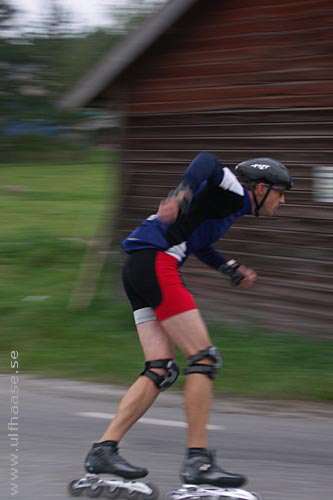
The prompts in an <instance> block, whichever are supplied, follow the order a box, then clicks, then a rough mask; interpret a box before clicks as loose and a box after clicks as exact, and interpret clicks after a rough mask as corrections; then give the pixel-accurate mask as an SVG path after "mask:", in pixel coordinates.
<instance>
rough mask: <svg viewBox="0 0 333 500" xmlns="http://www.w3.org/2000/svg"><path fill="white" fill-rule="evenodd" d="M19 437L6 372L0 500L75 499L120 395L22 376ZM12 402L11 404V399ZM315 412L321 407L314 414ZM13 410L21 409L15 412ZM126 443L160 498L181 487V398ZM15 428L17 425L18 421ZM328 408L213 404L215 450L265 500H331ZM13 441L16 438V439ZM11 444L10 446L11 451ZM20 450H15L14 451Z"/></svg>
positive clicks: (331, 417)
mask: <svg viewBox="0 0 333 500" xmlns="http://www.w3.org/2000/svg"><path fill="white" fill-rule="evenodd" d="M18 377H19V378H18V381H17V384H14V385H17V386H18V412H19V413H18V432H16V430H14V431H12V432H11V434H18V442H16V437H15V436H14V440H13V441H11V437H9V436H8V434H9V433H10V432H9V431H8V423H9V422H10V421H11V417H12V416H15V414H12V415H11V414H10V412H11V406H16V405H13V404H11V400H10V397H11V387H13V384H12V383H11V380H10V375H2V376H0V396H1V407H0V428H1V441H0V448H1V453H0V484H1V490H0V498H1V499H3V500H7V499H8V500H9V499H11V498H17V499H24V500H49V499H54V500H59V499H66V498H69V497H68V495H67V492H66V488H67V484H68V483H69V482H70V481H71V480H73V479H76V478H78V477H81V476H82V475H83V459H84V457H85V455H86V453H87V451H88V449H89V448H90V444H91V443H92V442H93V441H95V440H97V439H98V438H99V436H100V435H101V433H102V431H103V430H104V428H105V427H106V425H107V423H108V415H110V414H112V413H114V411H115V408H116V406H117V403H118V401H119V398H120V397H121V394H122V392H123V391H122V390H121V389H119V388H116V387H111V386H102V385H96V384H84V383H76V382H71V381H64V380H38V379H34V378H32V377H27V376H23V375H18ZM14 402H15V401H14ZM317 410H318V411H317ZM13 411H15V409H14V410H13ZM145 417H146V419H148V420H144V421H142V422H139V423H137V425H136V426H135V427H134V428H133V429H132V430H130V432H129V433H128V434H127V436H126V438H125V439H124V441H123V442H122V446H121V453H122V455H123V456H124V457H125V458H126V459H128V460H129V461H131V462H133V463H135V464H139V465H143V466H146V467H147V468H149V470H150V474H149V476H148V480H149V481H152V482H155V483H156V484H157V485H158V486H159V488H160V490H161V497H162V496H163V494H164V493H165V492H167V491H168V490H170V489H174V488H176V487H178V486H179V485H180V482H179V478H178V473H179V468H180V465H181V463H182V459H183V453H184V445H185V432H186V430H185V428H184V424H183V422H184V415H183V412H182V408H181V399H180V397H179V395H178V394H173V393H171V392H169V393H163V394H162V395H161V396H160V399H159V401H158V404H156V405H155V406H154V407H153V408H152V409H151V410H150V411H149V412H148V413H147V414H146V415H145ZM12 422H16V420H15V419H14V420H12ZM332 423H333V414H332V410H331V407H329V406H327V407H325V406H324V405H323V406H319V407H318V408H316V407H315V406H313V405H309V406H307V405H303V406H301V407H299V406H297V407H292V406H291V407H290V406H288V405H281V404H279V403H276V404H275V405H273V406H272V405H270V404H267V403H265V402H260V401H256V402H251V401H248V402H246V403H244V404H242V403H241V402H239V401H225V402H216V403H215V405H214V412H213V414H212V416H211V419H210V424H211V426H212V428H211V430H210V431H209V437H210V446H211V447H212V448H215V449H216V450H217V453H218V457H219V463H220V464H221V465H222V466H223V467H224V468H226V469H229V470H231V471H234V472H241V473H244V474H245V475H247V476H248V477H249V479H250V482H249V484H248V485H247V489H248V490H249V491H257V492H259V493H260V494H261V495H262V497H263V499H264V500H332V499H333V479H332V472H333V439H332V438H333V426H332ZM12 437H13V436H12ZM11 444H14V446H11ZM16 449H17V450H18V451H17V452H16ZM13 452H14V454H15V455H16V456H17V457H18V458H17V462H18V463H17V465H16V466H15V467H14V468H16V469H17V470H18V473H17V474H18V479H17V480H15V481H14V482H15V483H16V484H17V485H18V494H16V495H11V453H13ZM82 498H86V497H82Z"/></svg>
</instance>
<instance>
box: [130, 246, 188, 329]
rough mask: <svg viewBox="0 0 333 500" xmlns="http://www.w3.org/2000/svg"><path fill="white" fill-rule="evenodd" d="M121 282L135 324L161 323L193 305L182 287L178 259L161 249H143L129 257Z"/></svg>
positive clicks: (186, 291) (185, 289)
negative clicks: (129, 303) (131, 309)
mask: <svg viewBox="0 0 333 500" xmlns="http://www.w3.org/2000/svg"><path fill="white" fill-rule="evenodd" d="M123 283H124V287H125V291H126V294H127V296H128V298H129V300H130V302H131V304H132V307H133V311H134V317H135V321H136V323H143V322H144V321H151V320H154V319H158V320H159V321H163V320H165V319H168V318H171V316H175V315H176V314H180V313H182V312H185V311H190V310H191V309H197V305H196V303H195V301H194V299H193V297H192V295H191V293H190V292H189V291H188V290H187V288H186V287H185V285H184V283H183V281H182V279H181V276H180V273H179V267H178V260H177V259H176V258H175V257H172V256H171V255H168V254H166V253H165V252H163V251H161V250H157V249H154V248H147V249H143V250H138V251H136V252H133V253H131V254H130V255H129V257H128V259H127V261H126V263H125V265H124V268H123Z"/></svg>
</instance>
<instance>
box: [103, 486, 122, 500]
mask: <svg viewBox="0 0 333 500" xmlns="http://www.w3.org/2000/svg"><path fill="white" fill-rule="evenodd" d="M121 491H122V488H112V486H108V487H107V488H104V496H105V497H106V498H110V499H113V500H115V499H116V498H118V497H119V496H120V493H121Z"/></svg>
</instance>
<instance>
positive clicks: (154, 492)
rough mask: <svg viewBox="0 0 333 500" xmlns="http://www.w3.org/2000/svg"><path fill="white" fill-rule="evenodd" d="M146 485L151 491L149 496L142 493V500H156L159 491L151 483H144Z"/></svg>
mask: <svg viewBox="0 0 333 500" xmlns="http://www.w3.org/2000/svg"><path fill="white" fill-rule="evenodd" d="M146 485H147V486H148V487H149V488H150V489H151V493H149V494H145V493H143V494H142V498H143V499H144V500H157V499H158V497H159V496H160V490H159V489H158V488H157V486H155V484H153V483H146Z"/></svg>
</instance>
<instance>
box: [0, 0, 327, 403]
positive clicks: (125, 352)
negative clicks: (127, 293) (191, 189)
mask: <svg viewBox="0 0 333 500" xmlns="http://www.w3.org/2000/svg"><path fill="white" fill-rule="evenodd" d="M332 21H333V10H332V6H331V4H330V3H328V2H326V1H325V0H317V1H311V2H309V1H302V0H297V1H295V2H293V8H292V9H291V10H286V9H285V8H284V7H283V2H282V1H281V2H275V1H270V2H264V3H263V2H259V3H258V2H254V1H251V0H234V1H232V2H214V1H212V2H209V4H207V5H206V4H203V2H202V1H199V0H198V1H194V0H181V1H178V2H176V1H174V0H173V1H170V2H166V1H162V0H161V1H148V0H146V1H143V0H142V1H139V2H138V1H136V2H132V1H130V0H128V1H125V0H124V1H120V0H119V1H117V2H116V1H112V0H110V1H106V0H104V1H102V0H100V1H97V0H96V1H95V2H89V3H87V4H84V5H83V4H82V2H76V1H72V2H65V1H61V0H48V1H43V2H42V1H39V2H38V1H37V0H36V1H34V2H33V1H29V2H25V1H24V0H1V1H0V44H1V45H0V47H1V49H0V53H1V59H0V68H1V71H0V89H1V91H0V107H1V115H0V133H1V135H0V151H1V155H0V203H1V221H2V224H1V236H0V238H1V244H0V266H1V277H2V279H1V284H0V294H1V300H0V308H1V323H2V334H1V337H0V344H1V347H2V349H1V354H0V362H1V365H0V367H1V371H2V372H7V371H8V369H9V364H8V352H9V351H10V350H11V349H15V350H18V351H20V353H21V354H20V356H21V358H20V361H21V362H20V368H21V369H22V370H23V371H24V372H26V373H37V374H41V375H43V376H66V377H74V378H83V379H86V380H99V381H104V382H108V381H109V382H110V381H112V382H113V383H125V382H127V381H129V380H132V378H133V376H134V375H135V374H136V373H138V370H140V369H141V368H140V367H141V364H142V358H141V355H138V354H137V348H138V344H137V340H136V337H135V334H134V328H133V322H132V316H131V312H130V308H129V306H128V304H127V301H126V299H125V297H124V294H123V292H122V289H121V285H120V280H119V275H120V273H119V269H120V265H121V262H122V260H123V255H122V254H121V252H120V246H119V245H120V242H121V240H122V238H123V237H125V235H126V234H127V233H128V232H129V231H130V230H131V229H132V228H134V227H135V225H136V224H138V223H139V222H140V221H141V220H142V219H144V218H145V217H147V216H148V215H150V214H151V213H154V211H155V210H156V208H157V206H158V202H159V200H160V199H161V198H162V197H164V196H166V194H167V193H168V192H169V190H170V189H172V188H173V187H174V186H176V185H177V184H178V183H179V182H180V180H181V176H182V172H183V171H184V169H185V168H186V166H187V164H188V163H189V162H190V161H191V160H192V159H193V157H194V156H195V155H196V154H197V153H198V152H199V151H200V150H206V151H209V152H211V153H213V154H217V155H218V156H219V157H220V159H221V161H222V162H224V163H226V164H228V165H229V166H231V167H233V166H234V165H236V164H237V163H238V162H240V161H242V160H244V159H247V158H253V157H265V156H271V157H275V158H278V159H279V160H281V161H283V162H285V163H286V164H287V165H288V167H289V168H290V170H291V173H292V175H293V177H294V181H295V188H294V190H293V191H292V192H291V193H288V195H287V203H286V205H285V206H283V207H282V208H281V209H280V213H279V214H278V216H277V217H275V218H266V219H265V218H263V219H259V220H256V219H254V218H253V217H246V218H242V220H241V221H239V222H238V223H237V224H236V225H235V226H234V227H233V228H232V229H231V231H230V233H229V234H228V236H227V237H226V238H225V239H223V241H222V242H220V245H219V247H220V248H221V250H222V251H223V253H224V254H225V255H226V256H227V257H233V258H237V259H239V260H240V261H242V262H244V263H246V264H247V265H248V266H251V267H253V268H255V269H256V270H257V271H258V273H259V280H258V284H257V285H256V286H255V287H254V288H253V289H252V290H248V291H245V290H244V291H241V292H240V291H238V290H234V289H231V288H230V287H229V286H228V283H227V282H226V281H223V280H222V279H221V277H220V276H217V275H216V273H215V274H214V272H213V271H211V270H209V269H207V268H204V267H203V266H201V265H200V264H199V263H198V262H195V261H194V260H190V262H189V264H188V265H187V266H186V268H185V269H184V276H185V279H186V282H187V283H188V285H189V287H190V288H191V290H193V292H194V294H195V295H196V296H197V297H198V302H199V304H200V306H201V307H202V310H203V312H204V314H205V317H206V319H207V321H209V322H210V328H211V332H212V337H213V339H214V342H215V343H216V345H220V346H221V349H222V350H223V352H224V353H226V355H227V357H228V356H229V353H230V358H231V359H235V358H236V359H238V361H239V363H238V364H237V366H236V365H235V364H234V365H233V364H232V363H231V364H230V365H227V366H226V369H225V373H224V377H223V380H222V378H221V381H219V382H218V383H217V384H216V388H217V391H218V392H221V393H223V394H239V395H248V396H260V397H270V398H271V397H274V398H300V399H314V400H318V399H319V400H325V401H327V400H331V399H332V384H329V383H328V382H329V381H330V382H332V372H331V362H332V345H333V344H332V318H333V316H332V291H333V289H332V276H333V259H332V227H333V226H332V213H333V212H332V202H333V187H332V186H333V185H332V179H333V177H332V176H333V170H332V169H333V162H332V155H331V153H332V151H331V149H332V109H333V100H332V98H333V90H332V89H333V87H332V80H333V69H332V68H333V66H332V50H333V38H332V30H331V27H332ZM105 345H108V346H110V347H109V349H105ZM310 353H311V355H310ZM83 357H84V358H85V360H86V361H85V363H82V362H81V359H82V358H83Z"/></svg>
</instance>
